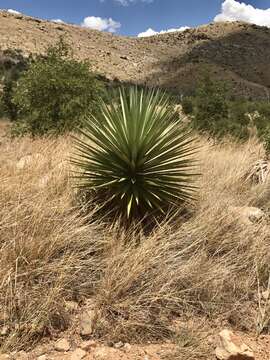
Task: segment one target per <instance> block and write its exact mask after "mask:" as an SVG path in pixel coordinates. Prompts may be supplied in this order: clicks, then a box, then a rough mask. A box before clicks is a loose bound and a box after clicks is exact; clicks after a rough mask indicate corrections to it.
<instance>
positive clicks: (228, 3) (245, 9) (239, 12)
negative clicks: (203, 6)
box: [214, 0, 270, 27]
mask: <svg viewBox="0 0 270 360" xmlns="http://www.w3.org/2000/svg"><path fill="white" fill-rule="evenodd" d="M237 20H238V21H245V22H248V23H253V24H257V25H261V26H268V27H270V8H269V9H265V10H263V9H257V8H255V7H253V6H252V5H248V4H245V3H244V2H242V3H239V2H238V1H235V0H225V1H224V2H223V4H222V10H221V13H220V14H218V15H217V16H216V17H215V19H214V21H217V22H219V21H237Z"/></svg>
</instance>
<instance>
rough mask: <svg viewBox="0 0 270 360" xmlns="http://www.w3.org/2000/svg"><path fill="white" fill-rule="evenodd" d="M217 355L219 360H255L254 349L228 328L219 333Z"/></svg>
mask: <svg viewBox="0 0 270 360" xmlns="http://www.w3.org/2000/svg"><path fill="white" fill-rule="evenodd" d="M216 357H217V359H219V360H255V357H254V354H253V352H252V350H251V349H250V348H249V347H248V346H247V345H246V344H245V343H244V342H243V341H242V340H241V338H240V337H239V336H237V335H235V334H234V333H233V332H232V331H229V330H226V329H225V330H222V331H221V332H220V333H219V345H218V347H217V348H216Z"/></svg>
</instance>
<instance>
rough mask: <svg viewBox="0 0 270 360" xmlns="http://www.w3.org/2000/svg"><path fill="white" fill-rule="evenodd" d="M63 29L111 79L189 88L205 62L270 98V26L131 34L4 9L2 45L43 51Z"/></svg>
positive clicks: (239, 87)
mask: <svg viewBox="0 0 270 360" xmlns="http://www.w3.org/2000/svg"><path fill="white" fill-rule="evenodd" d="M60 35H64V36H65V37H66V38H67V40H68V41H69V42H70V44H71V45H72V47H73V50H74V54H75V55H76V56H77V57H78V58H80V59H89V60H90V61H91V62H92V65H93V67H94V69H95V70H97V71H98V72H99V73H100V74H102V75H104V76H105V77H106V78H108V79H111V80H113V79H117V80H120V81H126V82H136V83H140V84H148V85H155V86H162V87H166V88H170V89H173V90H176V91H180V92H183V91H184V92H187V93H188V92H190V91H191V90H192V89H193V88H194V86H195V84H196V80H197V78H198V75H199V74H200V72H201V70H202V68H203V67H204V65H208V69H210V70H209V71H210V72H211V73H212V75H213V76H214V77H216V78H221V79H227V80H230V81H231V83H232V84H233V88H234V91H235V94H236V95H245V96H252V97H253V98H262V97H263V98H268V96H269V90H270V70H269V63H270V29H268V28H266V27H259V26H256V25H251V24H246V23H240V22H234V23H214V24H209V25H205V26H201V27H198V28H196V29H189V30H186V31H184V32H181V33H180V32H178V33H169V34H163V35H158V36H154V37H150V38H129V37H122V36H116V35H113V34H110V33H103V32H99V31H95V30H89V29H86V28H82V27H79V26H75V25H67V24H57V23H52V22H49V21H43V20H40V19H35V18H31V17H27V16H24V15H13V14H9V13H6V12H0V48H1V49H2V50H4V49H7V48H14V49H15V48H16V49H21V50H22V51H23V53H25V54H28V53H30V52H32V53H40V52H43V51H44V49H45V48H46V47H47V46H48V44H50V43H53V42H55V41H56V40H57V39H58V37H59V36H60Z"/></svg>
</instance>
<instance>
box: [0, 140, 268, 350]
mask: <svg viewBox="0 0 270 360" xmlns="http://www.w3.org/2000/svg"><path fill="white" fill-rule="evenodd" d="M201 144H202V149H201V151H200V154H199V156H200V160H201V172H202V174H203V176H202V177H201V179H200V181H199V184H198V185H199V186H200V191H199V194H198V197H199V198H198V202H197V203H196V204H195V205H194V208H193V209H192V214H191V216H190V217H189V218H187V219H183V218H181V217H180V215H178V217H179V218H177V215H176V219H177V221H173V223H172V222H170V221H164V223H163V224H161V225H160V226H159V227H158V228H157V229H155V231H153V232H152V233H151V234H150V235H147V236H146V235H143V233H140V232H139V231H137V232H136V234H135V233H134V232H131V231H124V230H121V228H120V227H118V226H117V224H116V225H114V226H111V227H109V226H108V225H104V224H102V223H101V222H97V221H95V222H93V221H92V222H89V217H91V214H90V215H88V218H85V216H82V215H81V214H80V211H79V209H78V208H76V201H75V196H74V190H73V189H72V183H71V181H70V180H69V176H68V173H69V165H68V162H67V159H68V157H69V155H70V151H71V141H70V139H69V138H68V137H63V138H61V139H58V140H54V139H42V140H41V139H38V140H32V139H29V138H24V139H20V140H15V141H10V140H8V139H5V140H4V141H3V142H2V143H1V145H0V150H1V152H0V201H1V208H0V328H1V327H3V326H6V327H7V328H8V333H7V335H6V336H3V337H1V338H0V341H2V346H3V347H4V348H7V347H8V348H13V349H14V348H16V349H18V348H22V347H25V346H26V345H27V344H31V343H32V342H33V341H35V339H38V338H39V337H40V336H42V335H46V334H50V333H53V332H55V331H58V330H61V329H64V328H66V327H67V326H68V325H69V314H68V312H67V310H66V308H65V301H67V300H77V301H82V303H83V301H84V299H86V298H90V297H93V298H94V299H95V304H96V305H95V307H96V312H97V325H96V329H95V335H96V336H98V337H101V338H102V339H107V340H110V341H115V340H118V341H119V340H121V341H146V340H159V339H163V338H168V337H171V336H174V333H175V328H174V327H173V325H172V323H173V322H172V321H173V320H174V319H175V317H180V318H181V319H182V320H186V319H189V318H191V317H200V318H207V319H208V321H213V323H214V321H215V319H216V318H219V321H220V323H227V324H228V323H229V324H231V325H232V326H233V327H235V328H238V329H242V330H243V329H246V330H254V331H255V330H256V329H257V328H258V327H257V325H258V324H257V323H256V321H257V315H258V282H259V290H260V291H261V290H263V289H264V288H266V287H267V283H268V278H269V272H270V269H269V264H270V253H269V246H270V230H269V226H268V224H267V223H258V224H253V225H250V226H243V225H241V224H240V223H239V222H238V221H237V219H236V218H235V216H233V214H232V213H231V211H230V206H260V207H261V208H263V209H264V211H265V212H266V214H267V215H268V213H269V198H270V197H269V188H268V186H267V184H266V185H264V186H262V185H260V186H256V187H251V185H250V184H248V183H244V182H243V175H244V174H245V173H246V172H247V170H248V169H249V168H250V166H251V164H252V163H253V162H254V161H255V160H257V159H258V158H260V157H261V156H262V147H261V145H260V144H258V143H257V142H256V141H255V140H252V141H250V142H248V143H246V144H243V145H239V144H234V143H224V144H221V145H213V144H210V143H209V142H207V141H206V140H203V139H202V140H201ZM26 155H30V157H28V158H24V157H25V156H26ZM22 159H24V166H22V163H23V161H22ZM26 159H28V160H26ZM241 314H244V316H242V315H241ZM268 318H269V314H268ZM264 320H265V319H264ZM266 324H267V322H266ZM267 326H268V324H267V325H266V327H267Z"/></svg>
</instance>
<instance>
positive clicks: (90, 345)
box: [80, 340, 97, 351]
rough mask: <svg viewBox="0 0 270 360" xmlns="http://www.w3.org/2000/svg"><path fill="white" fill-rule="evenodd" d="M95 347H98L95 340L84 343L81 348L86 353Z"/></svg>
mask: <svg viewBox="0 0 270 360" xmlns="http://www.w3.org/2000/svg"><path fill="white" fill-rule="evenodd" d="M95 347H97V343H96V342H95V340H88V341H83V342H82V343H81V345H80V348H81V349H83V350H85V351H90V350H91V349H93V348H95Z"/></svg>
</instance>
